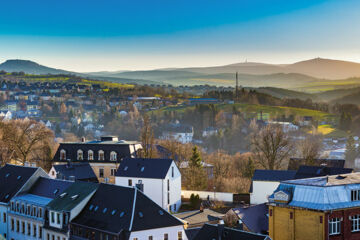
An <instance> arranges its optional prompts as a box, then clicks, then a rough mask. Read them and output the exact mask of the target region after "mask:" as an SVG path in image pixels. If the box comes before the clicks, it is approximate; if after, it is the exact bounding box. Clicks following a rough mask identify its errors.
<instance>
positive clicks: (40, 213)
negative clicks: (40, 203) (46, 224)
mask: <svg viewBox="0 0 360 240" xmlns="http://www.w3.org/2000/svg"><path fill="white" fill-rule="evenodd" d="M39 217H42V208H39Z"/></svg>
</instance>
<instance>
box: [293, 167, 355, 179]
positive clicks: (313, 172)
mask: <svg viewBox="0 0 360 240" xmlns="http://www.w3.org/2000/svg"><path fill="white" fill-rule="evenodd" d="M352 172H353V169H352V168H336V167H326V166H300V167H299V169H298V170H297V171H296V174H295V177H294V179H302V178H313V177H322V176H327V175H338V174H347V173H352Z"/></svg>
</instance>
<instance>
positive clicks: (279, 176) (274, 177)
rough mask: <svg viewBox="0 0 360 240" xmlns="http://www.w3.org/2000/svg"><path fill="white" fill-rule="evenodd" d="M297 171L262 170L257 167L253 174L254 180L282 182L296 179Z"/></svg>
mask: <svg viewBox="0 0 360 240" xmlns="http://www.w3.org/2000/svg"><path fill="white" fill-rule="evenodd" d="M295 174H296V171H291V170H262V169H256V170H255V172H254V175H253V178H252V180H253V181H274V182H281V181H285V180H289V179H294V177H295Z"/></svg>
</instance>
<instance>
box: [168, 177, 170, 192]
mask: <svg viewBox="0 0 360 240" xmlns="http://www.w3.org/2000/svg"><path fill="white" fill-rule="evenodd" d="M167 189H168V191H170V180H169V179H168V180H167Z"/></svg>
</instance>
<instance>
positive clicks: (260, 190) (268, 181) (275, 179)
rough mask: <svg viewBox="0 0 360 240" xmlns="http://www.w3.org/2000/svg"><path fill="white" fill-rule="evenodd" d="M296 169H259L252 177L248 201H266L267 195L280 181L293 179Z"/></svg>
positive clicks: (255, 202)
mask: <svg viewBox="0 0 360 240" xmlns="http://www.w3.org/2000/svg"><path fill="white" fill-rule="evenodd" d="M295 174H296V171H291V170H285V171H284V170H259V169H256V170H255V172H254V175H253V177H252V182H251V189H250V203H251V204H261V203H265V202H268V197H269V196H270V195H271V194H272V193H273V192H274V191H275V189H276V188H277V187H278V186H279V184H280V182H281V181H284V180H289V179H294V177H295Z"/></svg>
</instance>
